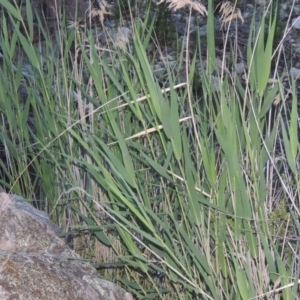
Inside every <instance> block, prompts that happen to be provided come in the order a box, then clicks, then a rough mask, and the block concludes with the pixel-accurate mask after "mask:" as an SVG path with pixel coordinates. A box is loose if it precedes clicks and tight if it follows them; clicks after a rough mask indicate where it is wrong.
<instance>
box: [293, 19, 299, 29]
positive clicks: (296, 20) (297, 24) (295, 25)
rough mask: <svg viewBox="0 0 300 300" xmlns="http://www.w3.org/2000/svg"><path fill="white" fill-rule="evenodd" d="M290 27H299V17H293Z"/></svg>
mask: <svg viewBox="0 0 300 300" xmlns="http://www.w3.org/2000/svg"><path fill="white" fill-rule="evenodd" d="M292 27H294V28H296V29H300V17H298V18H294V19H293V20H292Z"/></svg>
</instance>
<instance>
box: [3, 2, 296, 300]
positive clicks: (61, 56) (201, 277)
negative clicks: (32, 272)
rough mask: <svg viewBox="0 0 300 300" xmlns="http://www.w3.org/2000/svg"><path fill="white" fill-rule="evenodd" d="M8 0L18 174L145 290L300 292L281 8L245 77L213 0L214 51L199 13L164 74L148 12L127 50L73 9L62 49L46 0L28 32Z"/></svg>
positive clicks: (6, 112) (81, 248) (11, 166)
mask: <svg viewBox="0 0 300 300" xmlns="http://www.w3.org/2000/svg"><path fill="white" fill-rule="evenodd" d="M0 3H1V5H3V7H4V8H5V11H6V14H3V15H2V17H1V22H2V24H1V35H0V47H1V50H2V52H3V56H4V57H5V59H4V60H3V66H2V69H1V73H0V74H1V77H0V115H1V147H2V149H1V150H2V153H1V160H0V164H1V180H0V184H1V185H2V186H3V187H5V188H6V189H7V190H9V191H11V192H13V193H17V194H22V196H24V197H26V198H27V199H28V200H29V201H32V202H33V205H36V206H37V207H39V208H40V209H44V210H46V211H47V212H49V214H50V215H51V217H52V219H53V220H54V221H55V222H57V223H58V224H59V225H60V226H61V228H62V229H63V230H64V231H65V232H66V235H68V236H69V240H70V241H72V243H71V246H72V247H73V248H74V249H75V250H76V251H77V252H78V253H80V254H81V255H82V256H84V257H85V258H88V259H90V260H91V263H93V264H94V265H95V266H96V267H97V268H98V269H99V272H100V273H101V274H102V275H103V276H104V277H105V278H107V279H109V280H111V281H114V282H118V283H120V284H121V285H123V287H124V288H125V289H127V290H128V291H130V292H131V293H132V294H133V295H134V296H135V297H136V299H214V300H215V299H243V300H244V299H297V298H299V292H298V281H299V274H300V273H299V267H298V258H297V257H298V239H297V238H294V239H293V238H292V237H294V236H297V234H298V230H299V221H298V219H299V203H298V199H299V197H298V191H299V184H298V182H299V181H298V174H299V172H298V163H297V161H298V147H299V145H298V132H297V131H298V118H297V116H298V111H297V97H296V93H295V84H294V83H293V84H292V85H291V90H292V91H293V93H292V96H291V98H292V99H291V103H292V105H291V107H290V114H289V116H290V117H289V121H288V122H286V121H285V120H284V118H283V117H281V114H280V113H278V114H277V115H275V117H274V114H272V110H273V109H274V100H278V99H281V103H282V107H283V110H284V109H285V110H287V109H288V108H287V107H285V102H284V99H285V95H284V93H283V80H282V76H281V74H279V73H278V72H277V69H274V68H272V66H271V64H272V61H273V60H275V59H276V55H275V54H276V53H274V52H273V48H272V46H273V37H274V32H275V24H276V20H275V19H274V18H272V17H270V16H268V22H269V23H268V24H267V25H268V26H269V30H268V35H267V36H265V34H266V32H265V30H264V28H265V21H264V20H265V17H264V16H263V17H262V20H261V22H260V23H259V24H257V23H255V22H254V21H253V24H252V26H251V32H250V35H249V41H248V47H247V56H246V61H245V66H246V67H245V71H244V75H245V76H244V79H241V78H240V76H238V75H237V74H236V73H235V72H234V71H231V68H230V66H229V65H227V58H226V56H225V54H224V57H221V58H220V60H219V61H221V64H220V63H219V61H218V58H217V57H216V53H215V39H214V36H215V28H214V24H215V22H214V18H215V17H214V15H213V3H212V1H209V3H208V8H207V9H206V8H205V7H204V6H203V7H201V6H197V5H196V4H195V3H194V2H193V3H194V4H192V3H189V2H188V1H186V2H185V3H184V5H187V7H190V9H192V8H193V9H196V10H198V12H199V13H203V14H207V30H208V31H207V32H208V34H207V37H206V38H205V39H207V40H206V41H205V42H206V43H205V44H206V45H207V60H206V61H204V60H203V59H202V58H201V53H202V50H203V49H201V45H202V44H203V43H202V42H203V41H201V39H200V38H199V39H198V45H197V47H196V49H193V54H192V55H191V54H190V53H191V51H189V47H190V45H189V36H190V33H189V26H188V28H187V34H186V37H185V41H184V43H181V44H180V45H181V47H180V48H178V58H177V65H176V67H175V68H174V67H173V65H171V64H168V62H166V63H165V78H166V81H167V83H168V86H165V87H163V88H162V87H161V86H160V84H159V82H158V80H157V78H156V76H155V72H153V70H154V59H153V58H152V57H150V56H149V55H150V54H149V53H148V52H147V48H148V45H149V43H150V41H151V39H153V35H152V30H153V22H152V23H151V22H148V20H145V22H143V21H139V20H135V21H133V20H132V21H133V24H132V28H133V39H132V40H128V42H129V44H126V45H125V46H124V47H123V48H122V49H118V48H114V47H113V45H112V46H111V48H110V49H105V50H103V48H102V47H100V42H99V41H98V40H97V36H95V35H94V34H93V31H92V29H91V28H90V27H89V26H88V25H86V26H84V27H82V26H80V25H79V24H73V26H71V27H69V28H67V26H64V25H61V26H60V27H59V28H58V30H57V41H56V45H59V46H58V47H57V50H54V47H53V45H52V43H53V40H51V39H50V37H49V35H48V33H47V30H42V34H43V39H44V41H45V43H44V44H45V45H46V46H45V48H44V49H43V54H42V55H41V53H40V52H41V51H39V50H40V49H38V48H37V47H36V46H35V45H33V43H32V42H31V41H32V38H31V36H32V33H31V32H32V30H31V28H32V22H30V20H32V17H31V16H32V15H33V12H32V10H31V7H30V5H29V4H30V2H29V1H27V16H28V20H29V27H28V31H27V32H21V30H20V28H21V25H22V22H23V20H22V18H21V15H20V10H19V9H18V7H17V6H15V5H12V4H11V3H10V2H9V1H7V0H0ZM168 3H171V4H170V6H171V8H174V7H175V8H177V9H179V8H180V5H179V4H178V3H177V4H176V5H177V6H176V5H175V4H174V3H173V2H169V1H168ZM233 7H234V6H233ZM234 9H235V8H234ZM268 9H270V7H266V13H267V11H268ZM146 16H150V11H148V12H146ZM274 17H276V16H274ZM146 19H147V18H146ZM253 20H255V16H254V17H253ZM229 22H234V20H229ZM8 24H9V26H10V27H11V28H13V30H12V31H10V30H9V28H8ZM145 24H147V26H145ZM149 24H150V25H149ZM66 25H67V24H66ZM9 32H12V34H9ZM156 46H157V49H156V50H157V52H158V53H159V52H160V50H161V49H160V48H159V47H160V46H159V43H156ZM18 48H20V49H21V51H23V52H24V57H26V58H27V62H26V64H25V63H24V60H23V61H20V60H18V59H17V58H18V57H19V56H18V54H17V51H19V50H18ZM279 50H280V49H279ZM279 50H278V49H277V50H276V51H279ZM55 51H56V52H55ZM232 55H233V56H234V55H237V53H235V52H234V51H233V52H232ZM13 65H15V68H13V67H12V66H13ZM182 69H184V70H185V80H184V81H182V76H181V74H180V72H179V70H182ZM195 77H197V78H198V80H199V78H200V81H201V83H202V85H201V93H199V94H196V93H195V92H194V89H193V88H192V83H193V82H194V79H195ZM270 79H273V80H270ZM291 82H293V81H291ZM20 83H24V84H25V85H26V89H27V94H28V97H27V100H26V101H25V102H22V101H20V97H19V96H18V88H19V86H20ZM278 145H279V146H278ZM282 157H283V158H282ZM278 195H279V196H278ZM277 209H278V210H280V212H282V211H284V213H277V214H276V213H274V212H276V210H277ZM274 224H275V225H274ZM291 228H292V229H291ZM286 249H288V250H289V251H286Z"/></svg>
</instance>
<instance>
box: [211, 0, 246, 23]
mask: <svg viewBox="0 0 300 300" xmlns="http://www.w3.org/2000/svg"><path fill="white" fill-rule="evenodd" d="M216 9H219V11H220V13H221V17H220V21H221V22H222V24H227V23H229V22H231V21H232V20H234V19H240V20H241V21H242V23H244V19H243V16H242V14H241V10H240V9H239V8H236V5H235V4H233V3H232V2H230V1H225V2H221V3H219V4H218V5H217V7H216Z"/></svg>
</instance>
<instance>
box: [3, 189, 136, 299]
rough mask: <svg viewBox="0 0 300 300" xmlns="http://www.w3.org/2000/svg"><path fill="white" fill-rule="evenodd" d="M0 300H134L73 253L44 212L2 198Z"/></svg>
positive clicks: (16, 199) (14, 198)
mask: <svg viewBox="0 0 300 300" xmlns="http://www.w3.org/2000/svg"><path fill="white" fill-rule="evenodd" d="M0 215H1V218H0V299H1V300H6V299H7V300H9V299H26V300H41V299H43V300H60V299H61V300H67V299H70V300H71V299H72V300H77V299H78V300H85V299H86V300H96V299H99V300H104V299H105V300H121V299H122V300H133V297H132V295H131V294H130V293H128V292H126V291H125V290H123V289H122V288H120V287H119V286H117V285H115V284H113V283H111V282H109V281H106V280H104V279H102V278H101V277H100V276H99V273H98V272H97V270H96V269H94V268H93V267H92V266H91V264H89V263H88V262H87V261H84V260H83V259H82V258H81V257H80V256H79V255H78V254H76V253H75V252H74V251H72V250H71V249H70V248H69V247H68V246H67V245H66V243H65V242H64V240H63V239H61V238H59V237H58V235H59V234H60V233H61V231H60V229H59V227H58V226H56V225H55V224H54V223H53V222H52V221H51V220H50V219H49V217H48V215H47V214H46V213H45V212H42V211H39V210H37V209H35V208H34V207H32V206H31V205H30V204H28V203H27V202H26V201H25V200H24V199H23V198H22V197H19V196H16V195H9V194H6V193H0Z"/></svg>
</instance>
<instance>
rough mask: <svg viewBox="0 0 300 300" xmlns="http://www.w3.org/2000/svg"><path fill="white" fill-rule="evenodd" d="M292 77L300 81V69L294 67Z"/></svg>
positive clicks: (291, 72) (291, 70)
mask: <svg viewBox="0 0 300 300" xmlns="http://www.w3.org/2000/svg"><path fill="white" fill-rule="evenodd" d="M290 75H291V76H293V77H294V79H300V69H298V68H294V67H292V68H291V69H290Z"/></svg>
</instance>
